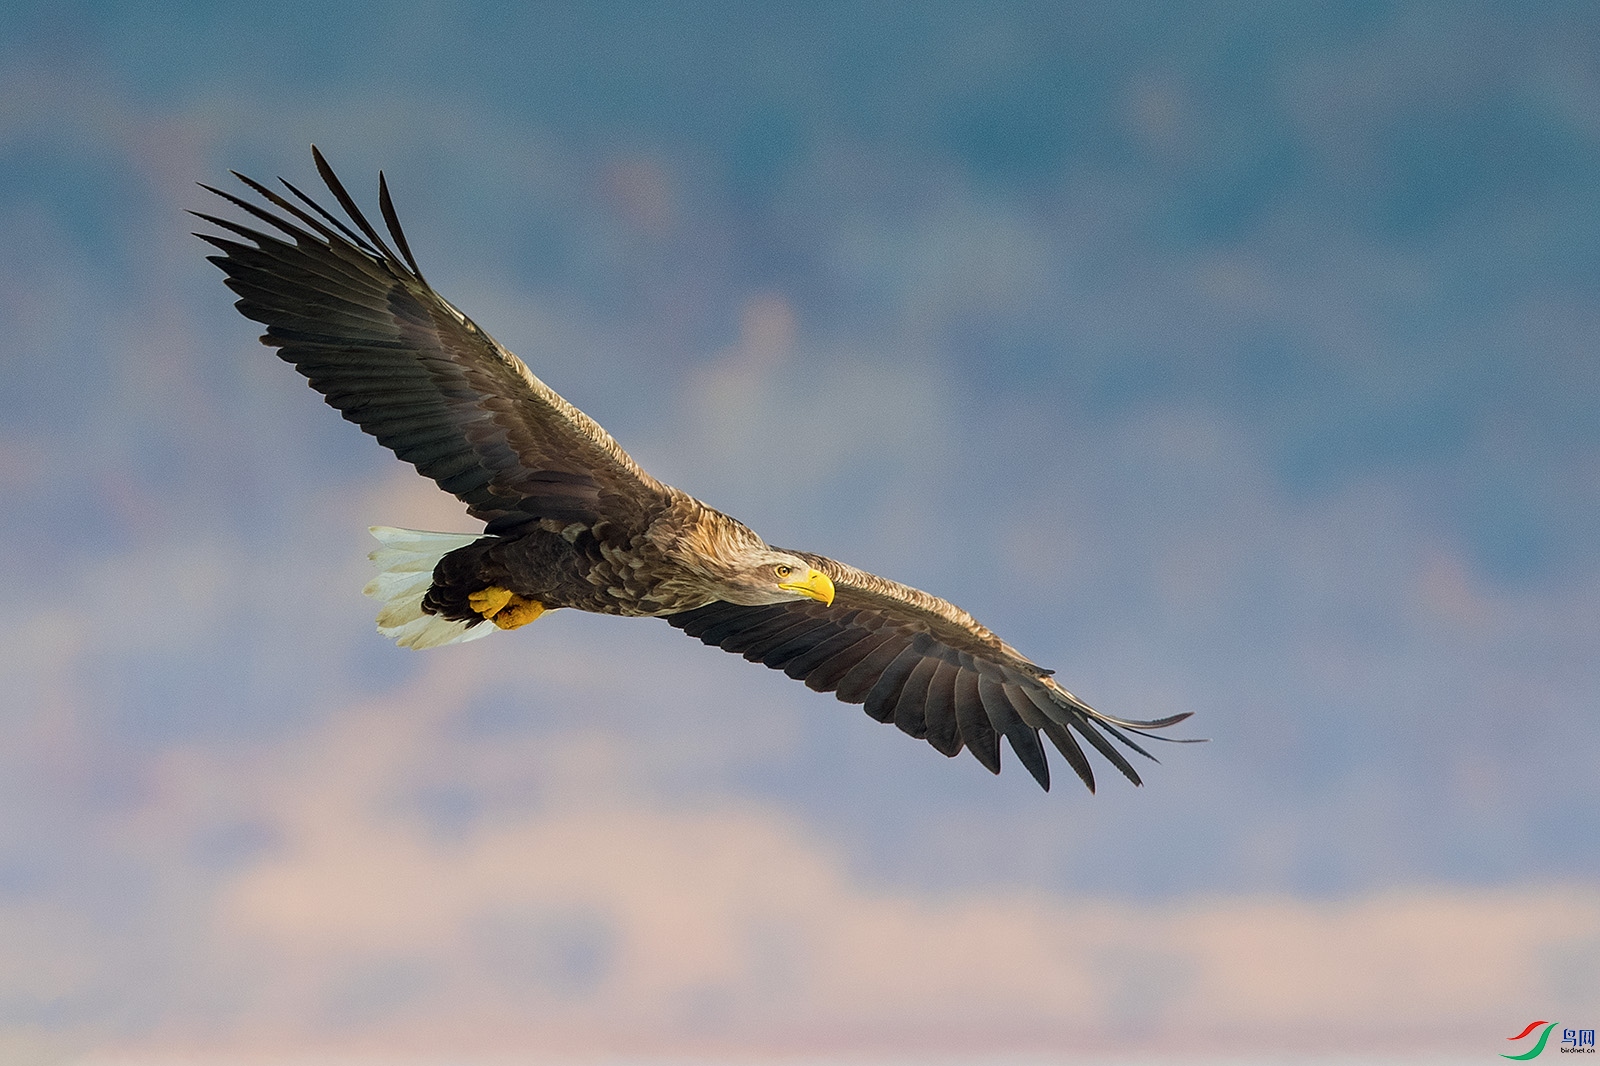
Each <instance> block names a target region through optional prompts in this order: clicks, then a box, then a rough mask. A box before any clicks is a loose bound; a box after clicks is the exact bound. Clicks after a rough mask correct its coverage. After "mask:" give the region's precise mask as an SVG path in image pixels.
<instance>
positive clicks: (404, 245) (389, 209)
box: [378, 170, 426, 283]
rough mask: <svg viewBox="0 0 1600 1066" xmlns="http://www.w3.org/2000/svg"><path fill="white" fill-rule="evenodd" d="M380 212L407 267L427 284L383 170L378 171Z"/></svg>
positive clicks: (419, 279)
mask: <svg viewBox="0 0 1600 1066" xmlns="http://www.w3.org/2000/svg"><path fill="white" fill-rule="evenodd" d="M378 210H379V211H380V212H382V213H383V224H384V225H386V226H388V227H389V235H390V236H391V237H393V238H394V243H395V245H396V247H398V248H399V249H400V254H401V255H403V256H405V258H406V265H407V266H409V267H411V272H412V273H413V274H415V275H416V276H417V280H418V281H422V282H424V283H426V279H424V278H423V276H422V268H421V267H419V266H417V260H416V258H415V257H414V256H413V255H412V254H411V244H410V242H409V241H407V240H406V233H405V230H403V229H401V228H400V216H399V215H398V214H396V213H395V209H394V201H393V200H391V199H390V198H389V181H388V179H387V178H385V177H384V176H383V171H381V170H380V171H378Z"/></svg>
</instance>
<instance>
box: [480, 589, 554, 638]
mask: <svg viewBox="0 0 1600 1066" xmlns="http://www.w3.org/2000/svg"><path fill="white" fill-rule="evenodd" d="M541 614H544V604H542V603H540V602H539V601H538V600H530V599H525V598H523V597H521V596H518V595H517V594H516V593H515V592H513V593H512V594H511V600H510V602H508V603H507V604H506V605H505V606H504V607H502V608H500V609H499V610H498V611H496V612H495V614H494V617H493V618H491V619H490V621H491V622H493V623H494V624H495V625H497V626H499V627H500V628H501V629H516V628H517V627H518V626H525V625H527V624H528V623H529V622H531V621H533V620H534V619H535V618H538V617H539V616H540V615H541Z"/></svg>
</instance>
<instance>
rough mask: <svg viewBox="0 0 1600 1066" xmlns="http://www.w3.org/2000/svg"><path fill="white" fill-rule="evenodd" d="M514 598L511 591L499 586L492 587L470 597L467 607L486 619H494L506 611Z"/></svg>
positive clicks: (468, 597)
mask: <svg viewBox="0 0 1600 1066" xmlns="http://www.w3.org/2000/svg"><path fill="white" fill-rule="evenodd" d="M513 598H514V596H513V593H512V591H511V590H510V589H503V588H500V587H499V586H498V585H490V586H489V587H488V588H486V589H480V590H479V591H477V592H474V593H471V594H470V595H468V596H467V606H468V607H471V608H472V609H473V610H474V611H477V612H478V613H479V614H481V615H483V616H484V617H485V618H493V617H494V616H495V615H497V614H499V613H500V612H501V611H502V610H504V609H505V606H506V604H508V603H510V602H511V601H512V599H513Z"/></svg>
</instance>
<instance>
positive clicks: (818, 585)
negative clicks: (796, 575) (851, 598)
mask: <svg viewBox="0 0 1600 1066" xmlns="http://www.w3.org/2000/svg"><path fill="white" fill-rule="evenodd" d="M778 587H779V588H780V589H783V590H785V591H787V592H798V593H800V595H802V596H809V597H810V598H811V599H813V600H821V601H822V602H823V603H825V604H830V605H831V604H832V603H833V582H832V581H831V580H829V579H828V575H827V574H824V573H823V572H822V571H821V570H817V569H811V570H807V571H806V576H805V577H802V578H800V579H799V580H798V581H785V582H784V583H783V584H781V585H779V586H778Z"/></svg>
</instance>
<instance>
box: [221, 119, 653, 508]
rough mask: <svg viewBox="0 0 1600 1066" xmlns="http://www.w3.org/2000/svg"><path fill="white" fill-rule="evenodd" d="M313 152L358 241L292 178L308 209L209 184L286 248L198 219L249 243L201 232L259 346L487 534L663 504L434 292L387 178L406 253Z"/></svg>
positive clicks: (599, 433) (622, 457)
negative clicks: (256, 330) (262, 328)
mask: <svg viewBox="0 0 1600 1066" xmlns="http://www.w3.org/2000/svg"><path fill="white" fill-rule="evenodd" d="M311 152H312V155H313V157H314V158H315V160H316V164H317V170H318V172H319V173H320V174H321V175H322V179H323V181H324V182H326V184H327V186H328V189H329V191H331V192H332V193H333V195H334V198H335V199H337V200H338V202H339V205H340V206H341V207H342V208H343V209H344V211H345V213H346V215H347V216H348V218H349V221H350V223H352V224H353V225H354V227H355V229H352V228H351V227H350V226H349V225H346V224H345V223H344V222H341V221H340V220H339V219H338V218H336V217H335V216H334V215H333V214H332V213H330V212H329V211H327V210H325V209H324V208H323V207H321V206H320V205H318V204H317V203H316V202H315V201H313V200H312V199H311V198H310V197H308V196H306V195H305V194H304V193H302V192H301V191H300V190H299V189H297V188H295V187H294V186H293V185H290V184H289V183H288V182H287V181H285V182H284V183H283V184H284V187H285V188H286V189H287V190H288V191H289V193H291V194H292V195H293V196H294V197H295V198H296V199H298V200H299V201H300V202H299V204H296V203H293V202H291V201H290V200H289V199H287V198H286V197H284V196H282V195H280V194H279V193H277V192H274V191H273V190H271V189H269V188H267V187H266V186H264V185H262V184H260V183H258V182H255V181H252V180H251V179H249V178H247V177H245V176H244V175H242V174H237V173H236V174H235V175H234V176H235V177H237V178H238V179H239V180H240V181H242V182H244V184H245V185H247V186H248V187H249V188H250V189H251V190H253V191H254V192H255V193H256V194H257V195H259V196H260V197H261V198H262V199H263V200H265V201H266V205H267V206H265V207H263V206H260V205H258V204H255V203H251V202H249V201H247V200H245V199H242V198H240V197H238V196H234V195H232V194H230V193H226V192H222V191H221V190H219V189H213V188H211V187H210V186H204V188H206V189H207V190H209V191H210V192H213V193H216V194H217V195H218V196H220V197H222V198H223V199H224V200H227V201H228V202H229V203H232V204H234V205H235V206H237V207H239V208H241V209H243V210H244V211H246V212H248V213H249V214H251V215H253V216H254V217H255V218H256V219H259V220H260V221H261V222H263V223H265V224H266V225H267V226H268V227H270V228H271V229H273V230H276V231H277V234H279V235H281V236H279V235H274V234H269V233H266V232H262V231H260V230H256V229H252V228H250V227H248V226H244V225H240V224H239V223H237V222H231V221H228V220H227V219H223V218H217V217H215V216H212V215H205V214H200V213H199V212H195V214H197V215H198V216H199V217H200V218H203V219H205V220H206V221H207V222H210V223H211V224H213V225H215V226H219V227H221V228H222V229H224V230H227V231H229V232H230V233H232V234H235V235H237V236H239V237H242V238H244V240H245V241H248V242H249V243H241V242H240V241H237V240H232V239H229V238H226V237H219V236H215V235H209V234H196V236H198V237H200V238H201V239H202V240H205V241H208V242H210V243H211V244H213V245H215V246H216V247H217V248H219V249H221V251H222V254H221V255H214V256H210V257H209V258H210V260H211V261H212V262H213V263H216V264H217V265H218V266H219V267H221V268H222V269H223V271H224V272H226V274H227V275H228V277H227V284H228V287H229V288H231V289H232V290H233V291H234V292H236V293H238V294H239V301H238V303H237V304H236V306H237V307H238V308H239V311H240V312H241V313H243V314H244V315H245V317H247V318H251V319H254V320H255V321H257V322H261V323H264V324H265V325H266V327H267V332H266V335H265V336H263V337H262V338H261V340H262V343H264V344H268V345H271V346H273V347H275V348H277V349H278V354H279V355H280V356H281V357H282V358H283V359H285V360H287V361H288V362H290V363H293V364H294V367H295V369H297V370H299V371H300V373H302V374H304V375H305V376H306V377H307V378H308V379H309V380H310V382H311V386H312V387H313V388H314V389H316V390H317V391H318V392H320V393H322V395H323V396H324V397H325V398H326V399H327V401H328V403H329V404H331V405H333V406H334V407H336V408H338V410H339V412H340V413H341V414H343V415H344V417H345V418H347V419H349V420H350V421H352V422H354V423H356V424H357V425H359V426H360V427H361V428H362V429H364V430H366V431H367V432H368V433H370V434H372V435H373V436H375V437H377V438H378V440H379V441H380V442H381V443H383V444H384V445H385V446H387V447H388V448H390V449H392V450H393V451H394V453H395V454H396V455H398V456H399V457H400V458H402V459H404V460H406V461H407V462H409V463H411V464H412V465H413V466H415V467H416V468H417V470H418V471H420V472H421V473H423V474H425V475H427V476H428V477H430V478H432V479H433V480H434V481H436V482H438V483H439V485H440V486H441V487H442V488H444V489H445V490H447V491H449V492H451V493H454V494H455V495H456V496H457V497H459V498H460V499H461V500H462V502H464V503H465V504H466V505H467V510H468V511H469V512H470V513H471V514H472V515H474V516H475V517H477V518H480V519H482V520H483V521H485V522H487V523H488V524H489V528H488V532H491V533H502V532H510V531H512V530H514V529H516V528H517V527H518V526H521V525H524V524H526V523H528V522H530V521H533V520H537V519H541V518H550V519H557V520H560V521H564V522H571V521H580V522H585V523H589V524H593V523H594V522H596V521H598V520H599V519H601V518H609V519H612V520H614V521H621V522H624V523H626V524H628V525H635V524H636V523H638V522H640V521H641V520H643V519H645V518H646V517H647V516H648V515H649V514H651V513H652V512H653V511H654V510H655V508H656V507H658V506H660V504H661V503H662V502H663V501H664V500H665V498H666V491H667V490H666V489H665V488H664V486H662V485H661V484H660V482H658V481H656V480H655V479H654V478H652V477H651V476H650V475H649V474H646V473H645V472H644V471H643V470H642V469H640V468H639V466H638V464H636V463H635V462H634V461H633V460H632V459H631V458H629V457H628V454H627V453H626V452H624V451H623V450H622V448H621V447H620V446H619V445H618V444H617V442H616V441H614V440H612V439H611V437H610V435H609V434H607V433H606V431H605V430H603V429H601V428H600V426H599V425H598V424H597V423H596V422H595V421H594V420H593V419H591V418H590V417H589V416H587V415H585V414H584V413H583V412H582V411H580V410H578V409H577V408H576V407H574V406H572V405H571V404H570V403H568V402H567V401H565V400H563V399H562V398H561V397H560V396H558V395H556V393H555V392H554V391H553V390H552V389H551V388H550V387H549V386H547V385H545V384H544V382H542V381H540V380H539V379H538V378H536V377H534V375H533V374H532V373H531V372H530V371H529V370H528V368H527V367H526V366H525V365H523V363H522V361H521V360H520V359H518V358H517V357H516V356H514V355H512V354H511V353H510V352H509V351H507V350H506V349H505V348H503V347H501V346H500V345H499V344H498V343H497V342H496V341H495V340H494V338H493V337H490V336H489V335H488V334H487V333H485V332H483V330H481V329H479V328H478V326H477V324H476V323H474V322H473V321H472V320H471V319H469V318H468V317H467V316H466V315H464V314H462V313H461V312H460V311H458V310H456V309H455V308H454V307H453V306H451V305H450V303H449V302H447V301H446V300H445V299H444V298H443V297H441V296H440V295H439V294H438V293H436V292H434V291H433V289H432V288H431V287H429V285H428V283H427V281H425V280H424V279H423V277H422V271H421V270H419V269H418V268H417V264H416V260H415V259H414V258H413V257H412V255H411V249H410V247H409V246H408V245H407V242H406V239H405V234H404V233H403V232H402V231H401V229H400V223H399V220H398V218H397V217H396V215H395V211H394V205H393V204H392V202H391V201H390V199H389V189H388V185H387V183H386V182H385V181H384V179H383V176H382V174H380V175H379V176H378V205H379V207H380V208H381V210H382V212H383V218H384V222H385V223H386V224H387V227H388V230H389V234H390V236H391V237H392V238H393V240H394V243H395V246H396V247H397V248H398V249H399V252H400V254H399V255H396V254H395V252H394V251H392V250H390V248H389V246H388V245H387V244H386V243H385V242H384V240H383V238H382V237H381V236H379V235H378V232H377V230H376V229H374V228H373V226H372V224H371V223H370V222H368V221H367V219H366V217H365V216H364V215H363V214H362V213H361V211H360V209H359V208H358V207H356V204H355V201H354V200H353V199H352V198H351V197H350V194H349V193H347V192H346V191H345V189H344V186H343V185H341V184H340V182H339V179H338V178H337V177H335V176H334V173H333V170H332V168H330V167H329V166H328V163H327V160H325V159H323V157H322V153H321V152H319V151H317V149H316V148H315V147H313V148H312V149H311ZM307 208H309V211H308V210H306V209H307ZM357 230H359V233H358V232H357ZM285 238H287V239H285Z"/></svg>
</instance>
